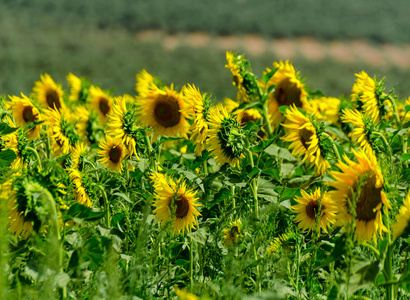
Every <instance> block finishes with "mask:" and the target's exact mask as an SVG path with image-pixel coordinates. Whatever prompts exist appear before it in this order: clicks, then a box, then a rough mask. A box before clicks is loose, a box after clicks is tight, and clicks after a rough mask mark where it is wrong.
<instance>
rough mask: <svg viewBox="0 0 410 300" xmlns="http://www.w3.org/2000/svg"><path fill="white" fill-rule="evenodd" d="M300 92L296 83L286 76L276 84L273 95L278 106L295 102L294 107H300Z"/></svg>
mask: <svg viewBox="0 0 410 300" xmlns="http://www.w3.org/2000/svg"><path fill="white" fill-rule="evenodd" d="M301 94H302V91H301V90H300V89H299V88H298V87H297V85H296V83H294V82H291V81H290V79H289V78H286V79H284V80H282V81H281V82H279V84H278V85H277V86H276V88H275V92H274V93H273V96H274V97H275V99H276V101H277V102H278V105H279V106H281V105H291V104H295V105H296V107H302V101H301V99H300V98H301Z"/></svg>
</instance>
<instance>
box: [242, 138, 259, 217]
mask: <svg viewBox="0 0 410 300" xmlns="http://www.w3.org/2000/svg"><path fill="white" fill-rule="evenodd" d="M245 144H246V145H245V147H246V149H247V151H246V154H247V155H248V159H249V161H250V162H251V166H252V169H253V168H254V167H255V164H254V162H253V154H252V151H251V150H249V148H250V147H249V142H248V140H247V139H245ZM258 182H259V174H258V177H257V178H253V179H252V181H251V190H252V196H253V200H254V208H253V216H254V218H255V220H258V219H259V203H258V202H259V201H258Z"/></svg>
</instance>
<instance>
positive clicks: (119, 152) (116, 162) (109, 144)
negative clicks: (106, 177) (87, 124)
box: [98, 135, 128, 173]
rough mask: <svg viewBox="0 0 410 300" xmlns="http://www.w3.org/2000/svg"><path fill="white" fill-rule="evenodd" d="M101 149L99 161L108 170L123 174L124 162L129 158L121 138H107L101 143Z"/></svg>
mask: <svg viewBox="0 0 410 300" xmlns="http://www.w3.org/2000/svg"><path fill="white" fill-rule="evenodd" d="M99 146H100V149H101V150H99V151H98V156H99V157H100V158H99V159H98V161H99V162H100V163H102V164H104V165H105V166H106V167H107V168H108V169H110V170H112V171H115V172H119V173H121V172H122V169H123V162H124V159H125V157H126V156H127V154H128V153H127V148H126V147H124V145H123V143H122V140H121V139H120V138H112V137H110V136H109V135H107V136H106V137H105V141H104V140H101V141H100V144H99Z"/></svg>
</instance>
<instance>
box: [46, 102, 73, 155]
mask: <svg viewBox="0 0 410 300" xmlns="http://www.w3.org/2000/svg"><path fill="white" fill-rule="evenodd" d="M44 114H45V122H44V124H45V125H48V128H47V130H46V133H47V134H48V135H49V137H50V138H51V139H52V146H51V148H52V149H51V150H52V152H53V153H54V155H56V156H60V155H65V154H68V153H69V152H70V151H71V150H72V148H73V147H74V146H75V145H76V143H77V142H78V141H79V140H80V137H79V136H78V135H77V133H76V132H75V124H74V122H73V115H72V114H71V113H70V111H69V110H67V109H64V110H62V111H61V113H60V112H59V111H58V110H56V109H48V110H46V111H45V113H44Z"/></svg>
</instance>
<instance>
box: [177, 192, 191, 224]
mask: <svg viewBox="0 0 410 300" xmlns="http://www.w3.org/2000/svg"><path fill="white" fill-rule="evenodd" d="M174 205H175V206H176V210H175V216H176V217H177V218H178V219H182V218H184V217H185V216H186V215H187V214H188V211H189V200H188V199H187V198H186V197H185V196H184V195H179V197H178V198H177V199H175V201H174Z"/></svg>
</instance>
